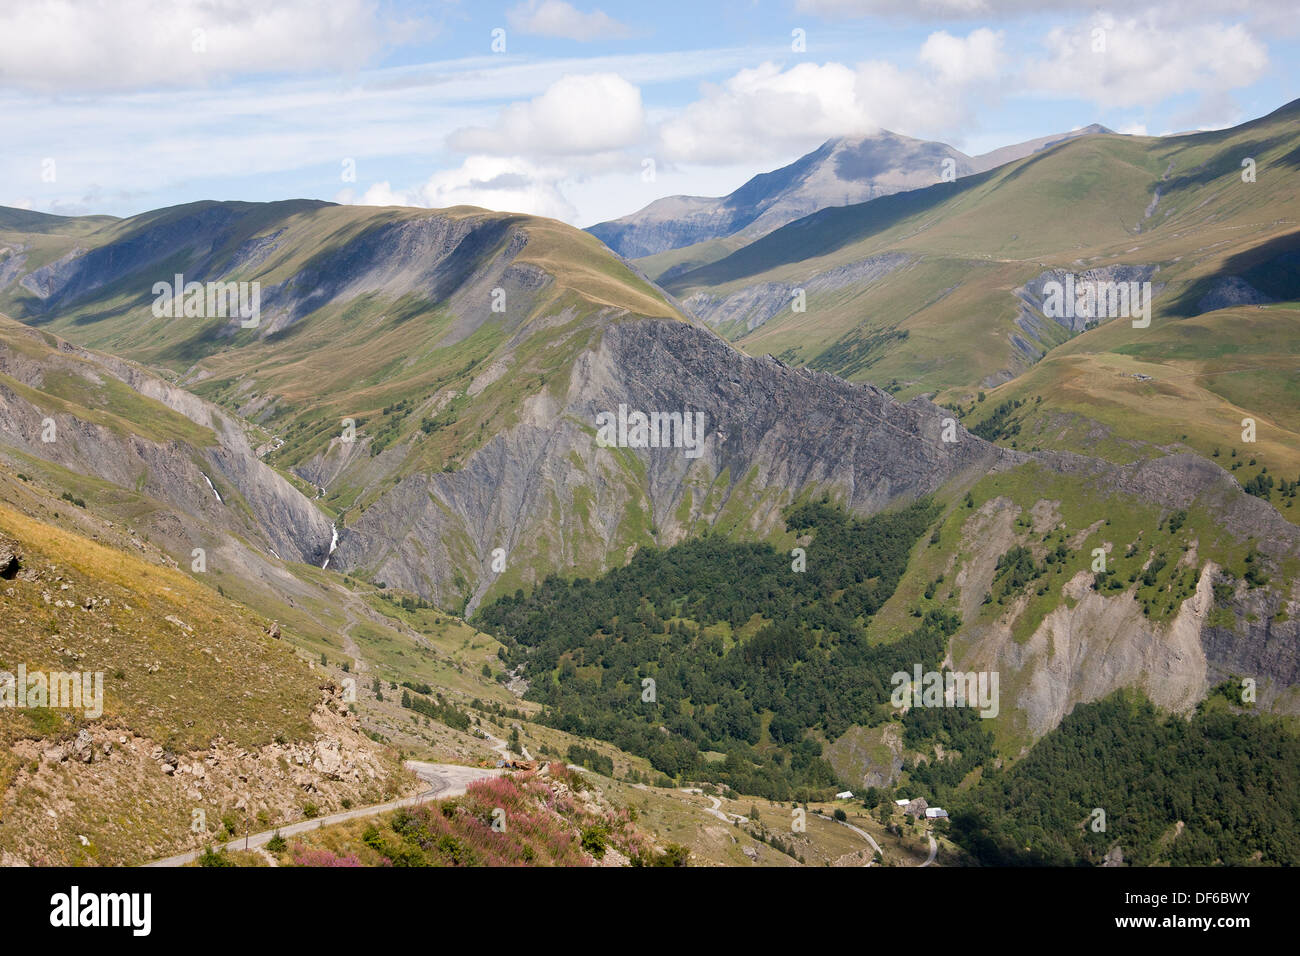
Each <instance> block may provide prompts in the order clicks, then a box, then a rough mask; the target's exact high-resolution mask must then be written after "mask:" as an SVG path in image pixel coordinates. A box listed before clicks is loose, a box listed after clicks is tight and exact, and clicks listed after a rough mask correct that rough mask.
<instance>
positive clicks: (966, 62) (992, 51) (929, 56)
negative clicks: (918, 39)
mask: <svg viewBox="0 0 1300 956" xmlns="http://www.w3.org/2000/svg"><path fill="white" fill-rule="evenodd" d="M1002 36H1003V35H1002V33H1001V32H998V33H994V32H993V31H992V30H990V29H988V28H987V27H983V28H981V29H979V30H975V31H974V32H972V33H971V34H970V35H969V36H966V37H955V36H952V35H951V34H949V33H947V32H944V31H940V32H938V33H932V34H930V35H929V36H928V37H926V40H925V43H923V44H922V45H921V54H920V59H921V62H922V63H925V64H926V65H928V66H929V67H930V68H931V69H932V70H934V71H935V73H936V74H937V76H938V80H939V82H941V83H953V84H956V85H959V86H966V85H968V84H972V83H980V82H988V81H992V80H996V79H997V78H998V77H999V76H1000V75H1001V74H1002V71H1003V69H1004V67H1005V63H1004V62H1003V56H1002Z"/></svg>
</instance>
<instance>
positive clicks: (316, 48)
mask: <svg viewBox="0 0 1300 956" xmlns="http://www.w3.org/2000/svg"><path fill="white" fill-rule="evenodd" d="M412 29H413V26H412V25H411V24H404V25H401V26H400V27H398V26H396V25H385V24H384V23H383V22H382V21H381V20H380V18H379V17H378V15H377V11H376V6H375V3H374V0H331V2H330V3H326V4H322V3H318V2H316V0H223V2H220V3H213V2H211V0H115V2H114V3H111V4H109V3H102V2H99V0H8V2H6V3H5V4H3V5H2V6H0V85H4V86H11V87H19V88H25V89H32V90H39V91H45V92H60V91H65V90H104V89H108V90H125V89H140V88H146V87H175V86H186V85H197V84H202V83H206V82H209V81H211V80H213V79H216V78H223V77H229V76H231V75H234V74H242V73H249V74H253V73H256V74H265V73H296V72H305V71H311V70H317V69H334V70H336V69H339V68H344V69H350V68H356V67H359V66H361V65H362V64H363V63H365V62H367V61H368V60H369V59H371V58H372V57H373V56H374V55H375V54H376V53H377V52H378V51H379V50H380V49H381V48H382V47H383V46H384V44H385V43H386V42H388V41H390V40H391V39H393V38H394V37H395V36H398V35H400V34H402V33H405V34H407V35H410V34H411V32H412Z"/></svg>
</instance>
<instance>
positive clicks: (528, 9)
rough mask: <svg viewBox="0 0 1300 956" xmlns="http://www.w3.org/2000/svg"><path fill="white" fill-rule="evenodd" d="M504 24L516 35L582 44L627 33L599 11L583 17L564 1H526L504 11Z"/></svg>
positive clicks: (625, 28) (580, 12) (626, 29)
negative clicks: (516, 32) (534, 35)
mask: <svg viewBox="0 0 1300 956" xmlns="http://www.w3.org/2000/svg"><path fill="white" fill-rule="evenodd" d="M506 22H507V23H509V24H510V26H511V28H512V29H515V30H518V31H519V32H520V33H533V34H536V35H538V36H544V37H560V38H562V39H566V40H581V41H583V42H586V41H589V40H601V39H611V38H617V37H625V36H627V35H628V34H629V33H630V32H631V31H630V30H628V28H627V27H626V26H625V25H624V24H622V23H620V22H619V21H617V20H615V19H614V18H613V17H611V16H609V15H608V14H606V13H605V12H604V11H602V10H593V11H592V12H591V13H583V12H582V11H581V10H579V9H577V8H576V7H574V6H573V4H571V3H565V2H564V0H528V2H527V3H521V4H520V5H519V6H517V7H512V8H511V9H510V10H509V11H507V12H506Z"/></svg>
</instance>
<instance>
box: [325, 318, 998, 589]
mask: <svg viewBox="0 0 1300 956" xmlns="http://www.w3.org/2000/svg"><path fill="white" fill-rule="evenodd" d="M620 405H623V406H625V407H626V408H627V409H628V410H629V411H641V412H644V413H647V414H649V413H655V412H657V413H671V412H677V413H681V414H687V413H689V414H702V415H703V416H704V418H703V421H704V431H703V436H704V437H703V443H702V447H701V449H700V451H699V455H698V457H688V456H687V454H686V453H685V452H686V449H684V448H643V449H631V448H629V449H620V448H604V447H600V446H599V445H598V443H597V440H596V439H597V435H596V434H595V432H596V423H597V416H598V415H600V414H601V413H611V414H614V415H617V413H618V409H619V406H620ZM521 417H522V420H521V422H520V423H519V424H518V425H517V426H515V427H514V428H511V429H509V430H508V431H506V432H504V433H502V434H499V435H497V436H496V437H494V438H493V439H491V440H490V441H489V442H488V443H487V444H486V445H485V446H484V447H483V448H481V449H480V450H479V451H477V452H476V453H474V454H473V455H472V456H471V457H470V458H469V460H468V461H467V463H466V465H465V467H464V468H463V469H462V470H460V471H457V472H454V473H435V474H419V475H412V476H409V477H407V478H405V479H403V480H401V481H400V482H398V484H397V485H396V486H395V487H394V488H393V489H392V490H391V491H389V492H387V493H385V494H384V495H383V496H382V497H381V498H380V500H379V501H378V502H376V503H375V504H372V505H370V506H369V507H367V508H366V510H365V512H364V513H363V514H362V515H361V516H360V517H358V518H357V519H356V520H355V521H354V522H352V523H350V524H349V525H348V527H347V528H346V529H345V530H344V532H343V533H342V536H341V540H340V544H339V548H338V551H337V552H336V556H335V562H336V563H335V564H334V565H333V566H336V567H338V568H340V569H347V568H349V567H358V566H360V567H366V568H371V569H373V571H374V573H375V575H376V577H378V578H380V579H382V580H384V581H385V582H387V583H390V584H397V585H400V586H403V587H407V588H410V589H412V590H414V591H417V592H418V593H421V594H424V595H425V596H426V597H430V598H433V599H436V600H439V601H442V602H445V603H450V604H455V603H459V601H461V600H464V601H465V602H466V603H467V605H468V606H469V608H470V609H472V608H473V607H474V606H476V605H477V604H478V603H479V602H480V601H481V600H482V599H483V597H484V595H485V594H487V593H488V591H489V589H491V588H492V587H493V586H494V584H498V579H500V585H499V586H501V587H507V586H508V587H511V588H512V587H513V586H516V585H517V584H519V583H525V582H531V581H534V580H536V579H538V578H539V577H541V576H544V574H545V573H547V572H549V571H562V572H563V571H572V570H575V569H576V570H578V571H581V572H584V573H586V572H591V571H598V570H602V569H606V568H608V567H611V566H615V565H619V564H622V563H623V562H624V561H626V559H627V558H628V557H629V556H630V553H631V551H632V550H633V549H634V548H636V547H638V546H643V545H648V544H656V543H657V544H661V545H668V544H671V543H673V542H675V541H678V540H680V539H681V538H683V537H685V536H686V535H687V534H689V533H692V532H698V531H700V530H702V529H704V528H707V527H710V526H718V525H722V526H724V527H737V528H741V529H743V530H744V531H745V532H746V533H749V534H763V533H765V532H767V531H769V530H771V529H772V528H774V527H776V526H777V524H778V523H779V520H780V509H781V507H782V506H783V505H784V504H786V503H787V502H789V501H790V500H791V498H792V497H794V496H796V495H798V494H799V493H800V492H802V491H805V490H818V491H821V490H826V491H830V492H831V493H832V494H834V495H835V496H836V497H837V498H839V499H840V500H842V501H843V502H844V503H845V505H846V506H848V507H850V508H852V509H854V510H856V511H859V512H863V513H869V512H874V511H878V510H880V509H881V508H884V507H886V506H888V505H890V504H894V503H901V502H905V501H908V500H912V499H914V498H916V497H919V496H921V495H924V494H927V493H930V492H933V491H935V490H936V489H938V488H939V487H941V486H942V485H944V484H945V483H946V482H948V481H950V480H952V479H953V478H955V477H956V476H958V475H972V474H978V473H981V472H984V471H987V470H989V469H994V468H1000V467H1004V466H1006V465H1008V464H1010V463H1013V462H1015V461H1017V460H1019V459H1020V456H1019V455H1017V454H1016V453H1015V452H1011V451H1007V450H1004V449H1000V448H997V447H996V446H993V445H990V444H988V443H986V442H983V441H981V440H979V439H977V438H975V437H973V436H971V435H969V434H966V433H964V432H962V431H961V430H960V428H958V429H957V432H958V435H959V440H958V441H956V442H954V443H947V442H944V441H943V440H942V438H941V431H942V428H943V423H942V419H943V417H944V414H943V413H942V412H941V411H940V410H939V409H937V408H935V407H934V406H932V405H930V404H929V403H928V402H925V401H923V400H915V401H913V402H910V403H908V404H906V405H902V404H899V403H897V402H895V401H894V400H893V399H892V398H891V397H890V396H889V395H888V394H887V393H885V392H883V391H881V390H880V389H877V388H875V387H873V386H869V385H850V384H848V383H846V382H844V381H842V380H840V379H837V378H835V377H834V376H831V375H828V374H825V373H819V372H811V371H807V370H803V369H793V368H789V367H787V366H785V365H783V364H782V363H780V362H778V361H777V360H775V359H772V358H763V359H756V358H750V357H748V356H745V355H742V354H740V353H738V352H736V351H735V350H733V349H732V348H730V347H729V346H728V345H727V344H726V343H725V342H723V341H722V340H720V339H719V338H717V337H716V336H714V335H713V334H711V333H709V332H707V331H705V330H703V329H700V328H698V327H695V326H691V325H687V324H684V323H670V322H626V323H615V324H613V325H610V326H609V327H608V328H606V329H605V331H604V333H603V335H602V336H601V338H600V340H599V343H598V345H596V347H594V348H592V349H590V350H588V351H587V352H585V353H583V354H582V355H581V356H579V358H578V359H577V361H576V363H575V365H574V370H573V374H572V377H571V380H570V382H569V386H568V389H567V391H566V393H565V394H564V396H563V398H558V399H557V398H555V397H553V396H552V395H551V394H550V393H545V392H544V393H540V394H537V395H535V396H533V397H532V398H531V399H530V400H529V401H528V402H527V404H526V408H525V411H524V413H523V415H522V416H521ZM497 548H501V549H503V550H504V551H505V552H506V554H507V558H506V567H507V570H506V571H505V572H500V571H494V570H493V568H492V563H493V562H492V552H493V550H494V549H497ZM498 565H499V562H498ZM458 578H460V580H459V581H458V580H457V579H458Z"/></svg>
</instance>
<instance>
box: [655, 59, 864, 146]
mask: <svg viewBox="0 0 1300 956" xmlns="http://www.w3.org/2000/svg"><path fill="white" fill-rule="evenodd" d="M875 127H876V123H875V121H874V119H873V118H872V117H871V116H870V115H869V114H868V111H867V110H866V109H865V108H864V104H863V103H862V102H861V101H860V100H859V97H858V76H857V73H856V72H855V71H854V70H852V69H851V68H849V67H847V66H844V65H843V64H842V63H826V64H822V65H819V64H816V63H800V64H798V65H797V66H794V67H791V68H790V69H788V70H782V69H781V68H780V67H779V66H778V65H777V64H775V63H764V64H762V65H761V66H758V67H755V68H753V69H747V70H741V71H740V72H739V73H737V74H735V75H734V76H733V77H731V78H730V79H729V80H727V81H726V82H725V83H724V84H722V85H721V86H715V85H709V86H706V87H705V89H704V95H703V96H702V97H701V98H700V99H698V100H696V101H695V102H694V103H691V104H690V105H689V106H687V107H686V108H685V109H684V110H682V111H681V114H680V115H679V116H677V117H675V118H673V119H670V120H668V121H667V122H665V123H664V124H663V126H662V127H661V128H660V131H659V141H660V147H659V148H660V151H661V152H662V153H663V155H664V156H665V157H666V158H668V159H670V160H673V161H694V162H715V163H717V162H734V161H740V160H743V159H745V158H747V157H750V156H753V155H755V154H768V153H778V152H788V150H789V147H790V145H791V143H792V142H799V143H802V144H807V143H809V142H811V141H813V140H817V139H826V138H827V137H830V136H842V135H848V134H851V133H868V132H871V131H872V130H873V129H875Z"/></svg>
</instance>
